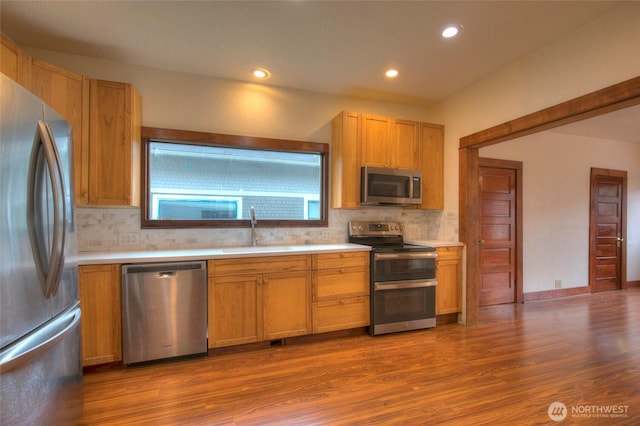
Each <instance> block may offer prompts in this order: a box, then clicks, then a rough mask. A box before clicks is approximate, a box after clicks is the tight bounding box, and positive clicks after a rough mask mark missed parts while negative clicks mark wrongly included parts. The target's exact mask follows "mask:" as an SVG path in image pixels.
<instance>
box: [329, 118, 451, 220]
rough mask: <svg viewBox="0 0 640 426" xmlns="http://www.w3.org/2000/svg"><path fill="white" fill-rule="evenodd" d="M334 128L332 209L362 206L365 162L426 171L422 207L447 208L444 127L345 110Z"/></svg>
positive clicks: (423, 176)
mask: <svg viewBox="0 0 640 426" xmlns="http://www.w3.org/2000/svg"><path fill="white" fill-rule="evenodd" d="M332 132H333V134H332V141H331V207H332V208H334V209H337V208H343V209H354V208H359V207H360V185H361V183H360V180H361V176H360V168H361V167H362V166H371V167H390V168H399V169H412V170H421V171H422V178H423V202H422V205H421V206H420V208H422V209H430V210H441V209H443V208H444V126H442V125H439V124H429V123H421V122H417V121H410V120H399V119H394V118H387V117H381V116H376V115H370V114H361V113H355V112H346V111H343V112H341V113H340V114H338V115H337V116H336V117H335V118H334V119H333V121H332Z"/></svg>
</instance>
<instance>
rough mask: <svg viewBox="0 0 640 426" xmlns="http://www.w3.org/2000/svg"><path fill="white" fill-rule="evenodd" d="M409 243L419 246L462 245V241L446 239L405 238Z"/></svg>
mask: <svg viewBox="0 0 640 426" xmlns="http://www.w3.org/2000/svg"><path fill="white" fill-rule="evenodd" d="M404 242H405V243H407V244H415V245H418V246H429V247H462V246H463V245H464V244H462V243H461V242H460V241H444V240H405V241H404Z"/></svg>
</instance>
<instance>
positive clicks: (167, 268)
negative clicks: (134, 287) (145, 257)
mask: <svg viewBox="0 0 640 426" xmlns="http://www.w3.org/2000/svg"><path fill="white" fill-rule="evenodd" d="M203 269H206V262H205V261H198V262H188V263H186V262H182V263H171V262H163V263H147V264H130V265H123V266H122V274H123V275H126V274H145V273H149V272H157V273H158V278H168V277H172V276H175V275H176V273H177V272H178V271H199V270H203Z"/></svg>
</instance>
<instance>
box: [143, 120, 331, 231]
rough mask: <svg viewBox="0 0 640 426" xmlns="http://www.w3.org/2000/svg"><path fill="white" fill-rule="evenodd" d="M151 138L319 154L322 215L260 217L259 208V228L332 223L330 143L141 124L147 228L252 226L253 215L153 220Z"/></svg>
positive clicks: (145, 226)
mask: <svg viewBox="0 0 640 426" xmlns="http://www.w3.org/2000/svg"><path fill="white" fill-rule="evenodd" d="M151 141H158V142H168V143H184V144H189V145H204V146H220V147H233V148H246V149H257V150H265V151H282V152H299V153H305V152H306V153H316V154H320V158H321V160H320V173H321V176H320V179H321V182H320V219H313V220H309V219H302V220H269V219H261V218H260V212H257V220H258V223H257V225H256V227H258V228H293V227H301V228H302V227H307V228H312V227H316V228H317V227H327V226H329V198H328V196H329V193H328V187H329V185H328V182H329V144H326V143H318V142H305V141H295V140H288V139H271V138H262V137H253V136H238V135H229V134H222V133H206V132H198V131H192V130H175V129H163V128H157V127H142V129H141V142H142V158H141V160H142V167H141V174H142V176H141V194H140V209H141V214H140V219H141V227H142V228H144V229H180V228H182V229H186V228H250V227H251V220H250V219H232V220H229V219H214V220H212V219H208V220H197V219H196V220H186V219H180V220H162V219H159V220H158V219H156V220H152V219H149V218H150V210H149V209H150V208H151V200H149V189H150V188H149V185H150V175H149V173H150V170H149V155H150V152H149V146H150V142H151Z"/></svg>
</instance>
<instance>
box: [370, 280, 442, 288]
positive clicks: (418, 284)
mask: <svg viewBox="0 0 640 426" xmlns="http://www.w3.org/2000/svg"><path fill="white" fill-rule="evenodd" d="M437 285H438V281H436V280H432V281H423V280H417V281H392V282H388V283H374V285H373V289H374V290H380V291H384V290H403V289H406V288H422V287H435V286H437Z"/></svg>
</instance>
